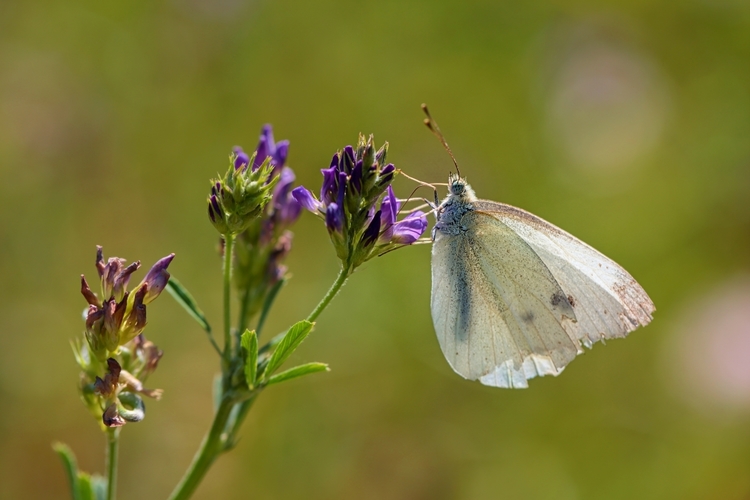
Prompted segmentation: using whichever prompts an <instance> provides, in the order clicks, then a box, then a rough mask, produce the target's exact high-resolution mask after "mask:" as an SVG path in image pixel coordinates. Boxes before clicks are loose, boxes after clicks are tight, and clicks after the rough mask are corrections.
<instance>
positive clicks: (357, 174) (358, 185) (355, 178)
mask: <svg viewBox="0 0 750 500" xmlns="http://www.w3.org/2000/svg"><path fill="white" fill-rule="evenodd" d="M349 182H350V185H351V187H352V189H353V190H354V192H355V193H357V194H359V193H361V192H362V162H361V161H358V162H357V164H356V165H355V166H354V169H352V175H351V178H350V180H349Z"/></svg>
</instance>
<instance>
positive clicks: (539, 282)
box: [432, 201, 654, 388]
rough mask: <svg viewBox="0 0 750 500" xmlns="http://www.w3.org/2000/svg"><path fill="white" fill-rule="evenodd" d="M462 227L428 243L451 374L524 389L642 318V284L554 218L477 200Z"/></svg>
mask: <svg viewBox="0 0 750 500" xmlns="http://www.w3.org/2000/svg"><path fill="white" fill-rule="evenodd" d="M474 208H475V212H472V213H468V214H466V215H464V217H463V219H462V221H461V222H462V225H464V226H465V228H466V231H464V232H462V233H461V234H458V235H445V234H440V233H439V234H438V237H437V238H436V241H435V243H434V245H433V264H432V273H433V289H432V316H433V322H434V324H435V330H436V332H437V334H438V340H439V342H440V346H441V348H442V350H443V353H444V354H445V356H446V358H447V359H448V362H449V363H450V364H451V366H452V367H453V369H454V370H455V371H456V372H457V373H459V374H460V375H462V376H464V377H466V378H469V379H472V380H476V379H479V380H480V382H482V383H483V384H485V385H491V386H497V387H516V388H517V387H527V386H528V383H527V380H528V379H530V378H532V377H535V376H538V375H539V376H541V375H557V374H559V373H560V372H561V371H562V369H563V368H564V367H565V365H567V364H568V363H569V362H570V361H571V360H572V359H573V358H575V356H576V355H577V354H578V353H580V352H582V349H581V343H583V344H584V345H586V346H589V347H590V346H591V344H592V343H593V342H596V341H597V340H601V339H603V338H613V337H624V336H625V335H627V333H628V332H630V331H632V330H634V329H635V328H637V327H638V326H640V325H645V324H647V323H648V322H649V321H650V320H651V313H652V312H653V311H654V306H653V303H652V302H651V300H650V299H649V298H648V296H647V295H646V293H645V291H644V290H643V289H642V288H641V287H640V285H638V283H636V282H635V280H633V278H632V277H631V276H630V275H629V274H628V273H627V272H626V271H625V270H624V269H622V268H621V267H620V266H618V265H617V264H616V263H615V262H613V261H612V260H610V259H608V258H607V257H605V256H604V255H602V254H601V253H599V252H597V251H596V250H594V249H593V248H591V247H589V246H588V245H586V244H585V243H583V242H581V241H580V240H578V239H576V238H575V237H573V236H571V235H569V234H568V233H566V232H564V231H562V230H561V229H559V228H557V227H556V226H554V225H552V224H550V223H548V222H546V221H544V220H542V219H540V218H538V217H536V216H533V215H531V214H529V213H527V212H524V211H522V210H520V209H517V208H515V207H511V206H509V205H503V204H500V203H495V202H489V201H480V202H477V203H475V204H474Z"/></svg>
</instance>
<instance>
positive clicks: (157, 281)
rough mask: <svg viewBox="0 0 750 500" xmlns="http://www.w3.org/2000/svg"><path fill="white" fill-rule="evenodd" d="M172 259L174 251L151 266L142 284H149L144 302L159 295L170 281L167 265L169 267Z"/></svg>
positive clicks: (146, 302)
mask: <svg viewBox="0 0 750 500" xmlns="http://www.w3.org/2000/svg"><path fill="white" fill-rule="evenodd" d="M172 259H174V254H173V253H171V254H169V255H167V256H166V257H164V258H162V259H159V260H158V261H157V262H156V264H154V265H153V266H152V267H151V269H150V270H149V272H148V274H147V275H146V277H145V278H143V281H142V282H141V285H143V284H146V285H147V286H148V290H147V293H146V294H145V296H144V298H143V303H144V304H148V303H149V302H151V301H152V300H154V299H155V298H156V297H158V296H159V294H160V293H161V292H162V290H164V287H165V286H167V281H169V273H168V272H167V267H169V263H170V262H172Z"/></svg>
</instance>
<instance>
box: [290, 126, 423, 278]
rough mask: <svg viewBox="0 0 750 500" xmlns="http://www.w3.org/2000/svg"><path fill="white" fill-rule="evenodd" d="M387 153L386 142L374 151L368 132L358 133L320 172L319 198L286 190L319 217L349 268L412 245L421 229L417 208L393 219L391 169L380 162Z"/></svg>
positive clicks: (395, 203) (300, 189)
mask: <svg viewBox="0 0 750 500" xmlns="http://www.w3.org/2000/svg"><path fill="white" fill-rule="evenodd" d="M387 152H388V144H387V143H386V144H385V145H384V146H383V147H382V148H381V149H380V150H378V151H377V152H375V148H374V146H373V139H372V136H370V138H369V139H368V140H367V141H365V139H364V136H361V135H360V139H359V141H358V144H357V147H356V149H355V148H354V147H352V146H346V147H345V148H344V149H343V150H342V151H339V152H337V153H336V154H335V155H333V159H332V160H331V164H330V166H329V167H328V168H325V169H322V170H321V173H322V174H323V184H322V186H321V188H320V197H319V198H316V197H315V195H313V194H312V192H311V191H310V190H309V189H307V188H305V187H302V186H300V187H297V188H295V189H294V190H293V191H292V195H293V196H294V197H295V198H296V199H297V201H299V203H300V204H301V205H302V206H303V207H304V208H306V209H307V210H309V211H310V212H312V213H314V214H315V215H317V216H319V217H321V218H323V219H324V220H325V224H326V227H327V228H328V232H329V234H330V236H331V240H332V241H333V244H334V247H335V248H336V253H337V255H338V256H339V258H341V260H342V261H343V262H344V265H345V266H349V267H351V268H352V269H353V268H354V267H357V266H358V265H360V264H361V263H363V262H365V261H366V260H368V259H369V258H371V257H373V256H374V255H377V254H379V253H382V252H383V251H386V250H388V249H390V248H393V247H395V246H397V245H409V244H411V243H414V242H415V241H416V240H417V239H419V237H420V236H421V235H422V233H423V232H424V230H425V229H426V228H427V217H426V215H425V214H424V213H423V212H420V211H415V212H411V213H409V214H408V215H407V216H406V217H404V218H403V219H402V220H400V221H399V220H398V215H399V210H400V208H401V204H400V203H399V202H398V200H397V199H396V196H395V195H394V194H393V188H392V187H391V182H393V178H394V176H395V175H396V173H397V171H396V168H395V167H394V166H393V164H392V163H388V164H385V159H386V155H387ZM384 194H385V196H384V197H383V195H384ZM381 197H383V198H382V201H381Z"/></svg>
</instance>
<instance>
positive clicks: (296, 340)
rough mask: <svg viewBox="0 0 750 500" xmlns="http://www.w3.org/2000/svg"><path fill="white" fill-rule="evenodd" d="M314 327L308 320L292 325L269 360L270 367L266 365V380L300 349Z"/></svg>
mask: <svg viewBox="0 0 750 500" xmlns="http://www.w3.org/2000/svg"><path fill="white" fill-rule="evenodd" d="M313 325H314V323H310V322H309V321H307V320H302V321H300V322H299V323H295V324H294V325H292V327H291V328H290V329H289V330H288V331H287V332H286V334H285V335H284V338H283V339H281V342H279V345H278V346H277V347H276V350H274V351H273V354H272V355H271V359H270V360H268V365H266V370H265V372H264V374H263V375H264V377H265V378H266V379H268V377H270V376H271V375H273V372H275V371H276V370H277V369H278V368H279V367H280V366H281V365H282V364H283V363H284V361H286V359H287V358H288V357H289V356H291V354H292V353H293V352H294V351H295V350H296V349H297V347H299V345H300V343H301V342H302V341H303V340H305V337H307V335H308V334H309V333H310V331H311V330H312V328H313Z"/></svg>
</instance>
